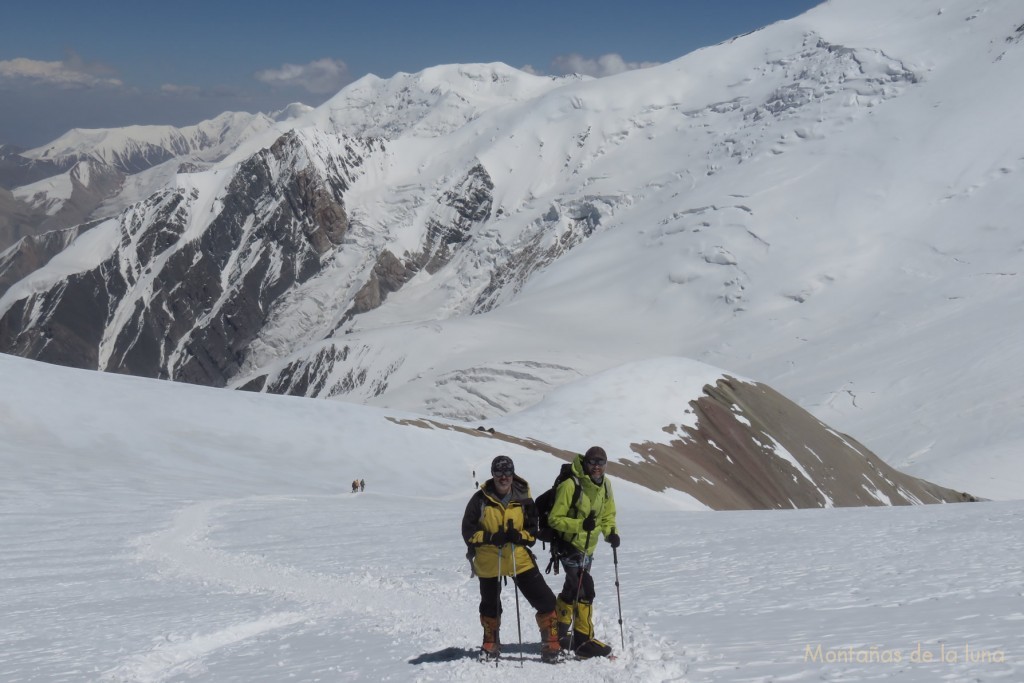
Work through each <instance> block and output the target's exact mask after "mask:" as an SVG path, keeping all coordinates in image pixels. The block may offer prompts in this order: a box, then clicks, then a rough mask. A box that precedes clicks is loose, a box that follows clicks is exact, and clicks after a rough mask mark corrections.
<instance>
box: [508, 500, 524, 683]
mask: <svg viewBox="0 0 1024 683" xmlns="http://www.w3.org/2000/svg"><path fill="white" fill-rule="evenodd" d="M514 528H515V527H513V526H512V520H511V519H510V520H508V530H509V531H513V530H514ZM510 545H511V546H512V585H513V586H514V587H515V589H516V629H517V630H518V631H519V666H520V667H522V666H523V621H522V619H520V618H519V583H518V582H517V581H516V578H517V577H518V576H519V572H518V571H517V570H516V546H515V543H510Z"/></svg>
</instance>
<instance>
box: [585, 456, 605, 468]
mask: <svg viewBox="0 0 1024 683" xmlns="http://www.w3.org/2000/svg"><path fill="white" fill-rule="evenodd" d="M583 462H584V463H586V465H587V467H604V466H605V465H606V464H607V463H608V461H607V460H605V459H603V458H587V459H586V460H584V461H583Z"/></svg>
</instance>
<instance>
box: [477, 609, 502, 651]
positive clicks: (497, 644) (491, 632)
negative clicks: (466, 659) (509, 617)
mask: <svg viewBox="0 0 1024 683" xmlns="http://www.w3.org/2000/svg"><path fill="white" fill-rule="evenodd" d="M480 625H481V626H483V627H484V643H483V645H481V646H480V654H481V655H483V656H484V657H487V658H488V659H497V657H498V655H500V654H501V638H500V636H499V635H498V631H499V630H500V628H501V619H499V618H498V617H485V616H484V615H482V614H481V615H480Z"/></svg>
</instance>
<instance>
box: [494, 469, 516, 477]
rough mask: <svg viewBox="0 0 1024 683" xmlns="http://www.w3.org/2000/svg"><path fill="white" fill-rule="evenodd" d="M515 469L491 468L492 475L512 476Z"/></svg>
mask: <svg viewBox="0 0 1024 683" xmlns="http://www.w3.org/2000/svg"><path fill="white" fill-rule="evenodd" d="M513 474H515V470H491V476H492V477H511V476H512V475H513Z"/></svg>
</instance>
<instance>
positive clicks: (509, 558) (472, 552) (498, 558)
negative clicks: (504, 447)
mask: <svg viewBox="0 0 1024 683" xmlns="http://www.w3.org/2000/svg"><path fill="white" fill-rule="evenodd" d="M491 476H492V478H491V479H488V480H487V481H485V482H484V483H483V485H481V486H480V490H479V491H477V492H476V493H475V494H473V497H472V498H470V499H469V504H468V505H467V506H466V513H465V514H464V515H463V517H462V538H463V540H464V541H465V542H466V545H467V546H468V548H469V552H468V555H469V557H470V561H471V562H472V564H473V572H474V573H475V574H476V575H477V577H478V578H479V579H480V624H481V625H482V626H483V628H484V640H483V645H482V646H481V654H482V655H483V656H485V657H491V658H493V657H498V656H499V655H500V654H501V638H500V635H499V630H500V627H501V581H502V577H505V576H511V577H512V581H513V582H515V585H516V586H517V587H518V588H519V590H520V591H522V593H523V597H524V598H526V599H527V601H529V603H530V605H532V606H533V608H534V609H535V610H537V626H538V627H540V635H541V659H542V660H544V661H554V660H555V659H557V658H558V654H559V651H560V650H561V646H560V645H559V644H558V627H557V622H556V619H555V594H554V593H552V592H551V589H550V588H548V584H547V582H545V581H544V576H543V575H542V574H541V573H540V569H538V568H537V562H536V560H535V558H534V557H533V553H531V552H530V550H529V546H531V545H533V544H534V542H535V541H536V534H537V508H536V505H534V502H533V498H531V497H530V486H529V484H527V483H526V480H525V479H522V478H521V477H519V476H516V474H515V466H514V465H513V463H512V458H510V457H508V456H507V455H499V456H498V457H496V458H495V459H494V460H493V461H492V462H491Z"/></svg>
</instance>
